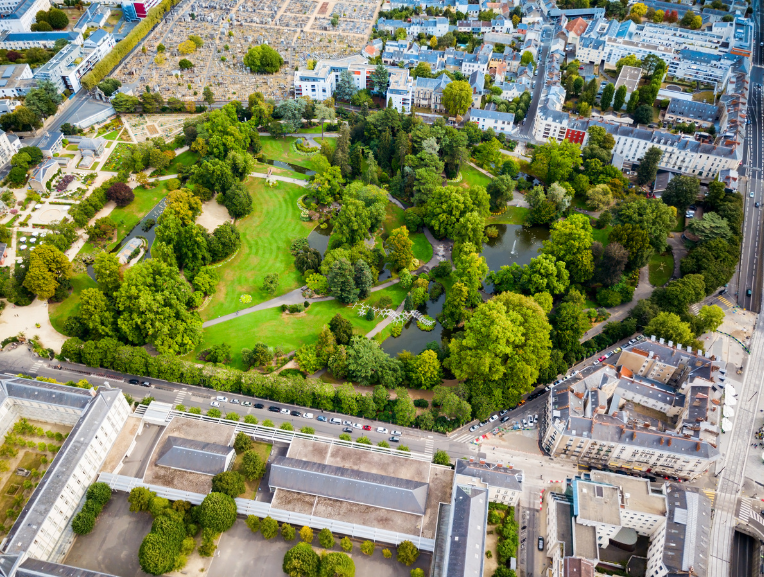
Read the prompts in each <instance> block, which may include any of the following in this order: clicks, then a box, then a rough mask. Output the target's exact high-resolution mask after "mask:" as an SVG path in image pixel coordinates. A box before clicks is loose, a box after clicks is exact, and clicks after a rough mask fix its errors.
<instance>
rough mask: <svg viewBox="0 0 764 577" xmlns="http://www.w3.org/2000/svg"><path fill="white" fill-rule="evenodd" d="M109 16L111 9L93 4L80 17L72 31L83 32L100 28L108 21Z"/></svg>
mask: <svg viewBox="0 0 764 577" xmlns="http://www.w3.org/2000/svg"><path fill="white" fill-rule="evenodd" d="M109 14H111V7H109V6H104V5H103V4H98V3H96V2H94V3H93V4H91V5H90V6H88V8H87V10H85V13H84V14H83V15H82V16H80V19H79V20H77V23H76V24H75V25H74V27H73V28H72V30H74V31H75V32H85V30H87V29H88V28H101V27H102V26H103V25H104V24H106V21H107V20H108V19H109Z"/></svg>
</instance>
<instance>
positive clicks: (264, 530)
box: [260, 517, 279, 540]
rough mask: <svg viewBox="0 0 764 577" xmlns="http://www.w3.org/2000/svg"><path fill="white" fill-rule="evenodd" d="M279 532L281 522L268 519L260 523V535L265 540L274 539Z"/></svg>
mask: <svg viewBox="0 0 764 577" xmlns="http://www.w3.org/2000/svg"><path fill="white" fill-rule="evenodd" d="M278 532H279V522H278V521H276V519H273V518H271V517H266V518H265V519H263V520H262V521H260V534H261V535H262V536H263V539H266V540H269V539H273V538H274V537H275V536H276V535H277V534H278Z"/></svg>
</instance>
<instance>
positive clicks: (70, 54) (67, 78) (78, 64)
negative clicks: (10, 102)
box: [34, 30, 115, 92]
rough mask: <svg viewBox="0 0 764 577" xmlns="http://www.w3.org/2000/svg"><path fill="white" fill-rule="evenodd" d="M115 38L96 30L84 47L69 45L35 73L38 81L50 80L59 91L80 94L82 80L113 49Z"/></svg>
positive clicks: (83, 44)
mask: <svg viewBox="0 0 764 577" xmlns="http://www.w3.org/2000/svg"><path fill="white" fill-rule="evenodd" d="M114 45H115V40H114V36H112V35H111V34H109V33H108V32H106V31H105V30H96V31H95V32H93V34H91V35H90V36H89V37H88V39H87V40H85V41H84V42H83V43H82V46H79V45H77V44H69V45H67V46H65V47H64V48H63V49H62V50H61V51H60V52H58V53H57V54H56V55H55V56H53V58H51V59H50V60H48V62H46V63H45V65H43V66H42V67H40V68H38V69H37V70H36V71H35V74H34V77H35V79H37V80H42V79H45V80H50V81H51V82H53V84H55V85H56V87H57V88H58V89H59V91H61V92H63V91H64V90H69V91H71V92H78V91H79V90H80V88H81V84H80V79H81V78H82V77H83V76H84V75H85V74H87V73H88V72H90V71H91V70H92V69H93V67H94V66H95V65H96V64H98V63H99V62H100V61H101V60H102V59H103V57H104V56H106V55H107V54H108V53H109V52H110V51H111V49H112V48H114Z"/></svg>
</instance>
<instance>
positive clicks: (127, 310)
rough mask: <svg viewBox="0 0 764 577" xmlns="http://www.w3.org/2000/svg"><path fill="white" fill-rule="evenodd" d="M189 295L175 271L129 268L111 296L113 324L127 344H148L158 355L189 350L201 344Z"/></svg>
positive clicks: (158, 264) (145, 265)
mask: <svg viewBox="0 0 764 577" xmlns="http://www.w3.org/2000/svg"><path fill="white" fill-rule="evenodd" d="M64 258H66V257H64ZM67 261H68V259H67ZM190 293H191V290H190V288H189V286H188V284H187V283H186V281H184V280H182V279H181V278H180V273H179V271H178V269H177V268H174V267H171V266H170V265H167V264H166V263H164V262H162V261H160V260H157V259H148V260H144V261H141V262H139V263H138V264H136V265H134V266H132V267H131V268H129V269H128V270H127V272H126V273H125V278H124V281H123V282H122V284H121V286H120V287H119V290H118V291H117V292H116V293H115V295H114V299H115V305H116V309H117V311H118V313H119V315H118V319H117V324H118V325H119V328H120V330H121V331H122V333H123V335H124V337H125V339H126V340H127V342H130V343H133V344H137V345H142V344H145V343H151V344H153V345H154V346H155V347H156V348H157V350H158V351H159V352H160V353H170V352H172V353H179V352H183V353H185V352H188V351H190V350H192V349H193V348H194V347H195V346H196V344H197V343H198V342H199V341H200V340H201V320H200V319H199V315H198V313H196V312H190V311H189V310H188V308H187V305H188V302H189V296H190Z"/></svg>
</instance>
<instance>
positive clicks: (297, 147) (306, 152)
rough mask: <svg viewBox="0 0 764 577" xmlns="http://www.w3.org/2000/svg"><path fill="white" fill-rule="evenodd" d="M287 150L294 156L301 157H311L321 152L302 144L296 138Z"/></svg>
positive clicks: (299, 139) (300, 140)
mask: <svg viewBox="0 0 764 577" xmlns="http://www.w3.org/2000/svg"><path fill="white" fill-rule="evenodd" d="M289 148H290V149H291V150H292V152H294V153H295V154H299V155H301V156H313V155H314V154H318V153H319V151H320V150H321V149H320V148H314V147H311V146H306V145H304V144H303V143H302V139H301V138H298V139H297V140H295V141H294V142H292V144H291V145H290V146H289Z"/></svg>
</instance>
